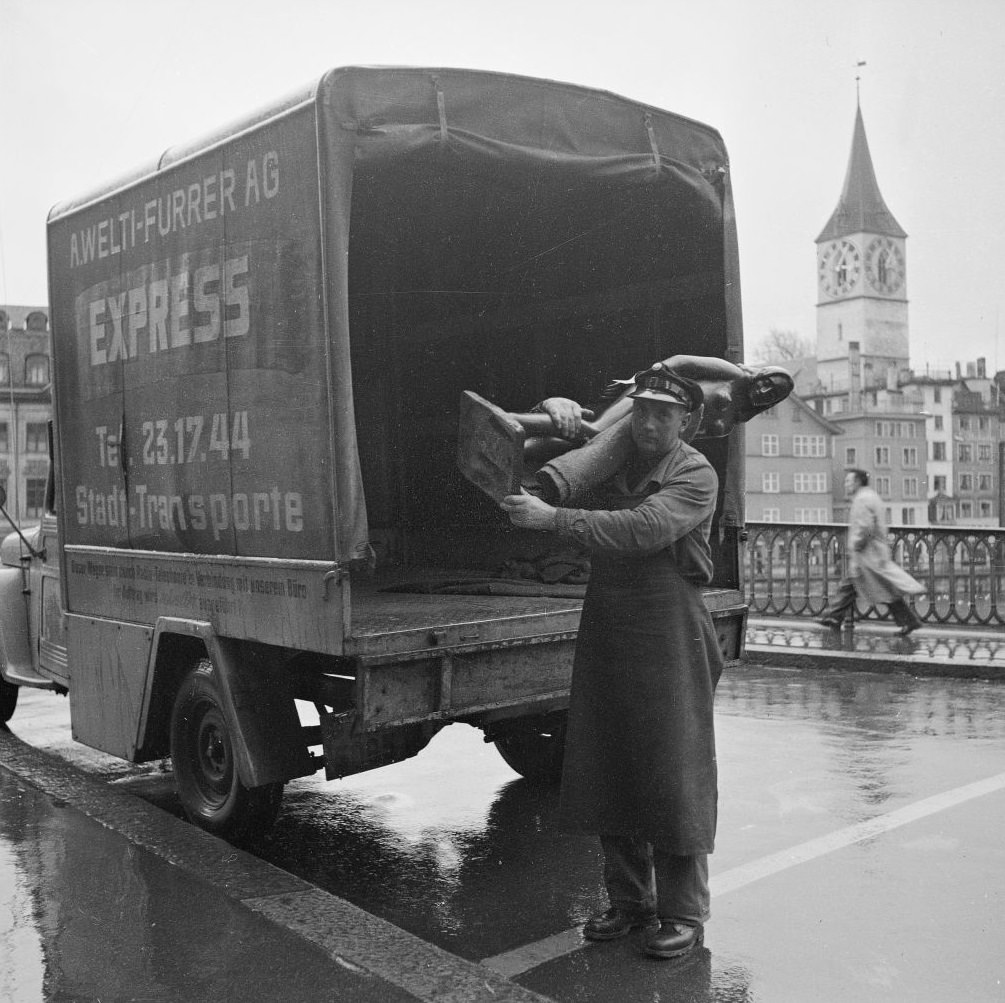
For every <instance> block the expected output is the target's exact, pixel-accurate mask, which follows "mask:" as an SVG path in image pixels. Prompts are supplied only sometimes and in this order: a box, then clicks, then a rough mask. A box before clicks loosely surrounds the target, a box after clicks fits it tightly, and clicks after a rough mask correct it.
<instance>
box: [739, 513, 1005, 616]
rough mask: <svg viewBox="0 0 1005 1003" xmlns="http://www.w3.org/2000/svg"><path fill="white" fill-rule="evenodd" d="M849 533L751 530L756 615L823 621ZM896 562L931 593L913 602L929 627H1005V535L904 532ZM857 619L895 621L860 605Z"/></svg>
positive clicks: (833, 527)
mask: <svg viewBox="0 0 1005 1003" xmlns="http://www.w3.org/2000/svg"><path fill="white" fill-rule="evenodd" d="M847 531H848V527H847V526H845V525H843V524H836V523H827V524H818V525H806V524H803V523H794V522H748V523H747V527H746V532H747V540H746V544H745V545H744V561H745V570H746V592H747V601H748V603H749V604H750V612H751V613H753V614H755V615H757V614H765V615H768V616H807V617H817V616H820V614H821V613H822V612H823V610H824V608H825V607H826V606H827V603H828V602H829V601H830V599H831V598H832V597H833V596H834V593H835V591H836V589H837V586H838V583H839V582H840V580H841V576H842V574H843V573H844V569H845V535H846V533H847ZM889 541H890V549H891V551H892V555H893V559H894V560H895V561H896V562H897V563H898V564H899V565H900V566H901V567H902V568H903V569H904V570H905V571H906V572H907V573H908V574H910V575H912V576H913V577H914V578H916V579H917V580H918V581H919V582H920V583H921V584H922V585H924V586H926V592H925V594H924V595H920V596H915V597H914V599H913V600H911V602H912V605H913V606H914V608H915V610H916V612H917V613H918V615H919V616H920V617H921V618H922V620H925V621H927V622H929V623H943V624H975V625H982V626H1001V625H1002V624H1005V605H1003V602H1002V598H1003V597H1005V529H985V528H978V527H965V526H896V527H893V528H891V529H890V531H889ZM856 615H857V616H858V617H860V618H867V619H879V620H885V619H888V617H889V613H888V612H887V608H886V607H885V606H881V607H880V608H878V609H877V608H876V607H875V606H869V605H868V604H866V603H864V602H862V601H861V600H860V601H859V602H858V604H857V606H856Z"/></svg>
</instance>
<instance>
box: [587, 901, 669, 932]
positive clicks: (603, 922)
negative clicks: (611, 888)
mask: <svg viewBox="0 0 1005 1003" xmlns="http://www.w3.org/2000/svg"><path fill="white" fill-rule="evenodd" d="M656 922H657V920H656V917H655V916H654V915H645V914H644V913H637V912H628V911H626V910H625V909H619V908H618V907H617V906H612V907H611V908H610V909H608V910H607V912H604V913H601V914H600V915H599V916H594V917H593V918H592V919H590V920H588V921H587V923H586V925H585V926H584V927H583V936H584V937H585V938H586V939H587V940H616V939H617V938H618V937H624V936H625V935H626V934H629V933H631V932H632V930H635V929H638V928H639V927H650V926H651V927H655V926H656Z"/></svg>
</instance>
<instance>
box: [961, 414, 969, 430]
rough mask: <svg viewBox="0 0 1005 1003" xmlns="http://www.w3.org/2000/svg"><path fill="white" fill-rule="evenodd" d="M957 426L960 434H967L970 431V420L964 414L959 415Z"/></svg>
mask: <svg viewBox="0 0 1005 1003" xmlns="http://www.w3.org/2000/svg"><path fill="white" fill-rule="evenodd" d="M959 424H960V431H961V432H969V431H970V419H969V418H968V417H967V416H966V415H964V414H961V415H960V417H959Z"/></svg>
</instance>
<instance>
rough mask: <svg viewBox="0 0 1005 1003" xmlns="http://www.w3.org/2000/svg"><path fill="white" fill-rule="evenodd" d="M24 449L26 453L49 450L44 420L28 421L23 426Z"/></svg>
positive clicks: (47, 433)
mask: <svg viewBox="0 0 1005 1003" xmlns="http://www.w3.org/2000/svg"><path fill="white" fill-rule="evenodd" d="M24 436H25V443H24V451H25V452H26V453H48V452H49V426H48V425H47V424H46V423H45V422H44V421H29V422H27V423H26V424H25V426H24Z"/></svg>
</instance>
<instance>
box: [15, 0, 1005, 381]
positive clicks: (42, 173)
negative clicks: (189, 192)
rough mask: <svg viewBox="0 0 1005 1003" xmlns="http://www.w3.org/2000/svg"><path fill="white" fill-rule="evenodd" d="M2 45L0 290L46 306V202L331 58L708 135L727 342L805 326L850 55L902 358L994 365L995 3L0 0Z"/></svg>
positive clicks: (1002, 357) (1004, 300)
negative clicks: (895, 229) (881, 202)
mask: <svg viewBox="0 0 1005 1003" xmlns="http://www.w3.org/2000/svg"><path fill="white" fill-rule="evenodd" d="M0 54H2V55H0V58H2V61H3V62H2V68H0V73H2V77H0V136H2V153H0V303H11V304H26V305H43V304H45V303H46V302H47V301H48V294H47V286H46V282H47V280H46V264H45V219H46V215H47V213H48V210H49V208H50V207H51V206H52V205H53V204H54V203H55V202H59V201H62V200H64V199H66V198H70V197H72V196H75V195H79V194H83V193H85V192H87V191H88V190H90V189H91V188H92V187H94V186H96V185H98V184H101V183H103V182H106V181H108V180H111V179H113V178H115V177H118V176H119V175H121V174H123V173H125V172H127V171H128V170H130V169H131V168H134V167H137V166H139V165H141V164H145V163H147V162H149V161H150V160H151V159H153V158H154V157H155V156H156V155H157V154H158V153H160V152H161V151H162V150H163V149H164V148H165V147H168V146H173V145H176V144H179V143H181V142H184V141H186V140H189V139H194V138H196V137H198V136H200V135H202V134H203V133H205V132H207V131H209V130H211V129H215V128H216V127H218V126H221V125H225V124H227V123H228V122H229V121H231V120H233V119H235V118H238V117H241V116H243V115H244V114H246V113H247V112H249V111H253V110H254V109H256V108H258V107H261V106H263V105H266V104H269V103H271V102H272V101H274V100H275V99H277V98H280V97H282V96H284V95H285V94H286V93H288V92H289V91H291V90H293V89H295V88H297V87H299V86H300V85H302V84H306V83H308V82H309V81H311V80H312V79H314V78H316V77H319V76H320V75H321V74H322V73H323V72H324V71H325V70H327V69H330V68H332V67H335V66H343V65H347V64H384V65H392V64H394V65H412V66H462V67H473V68H484V69H492V70H500V71H504V72H514V73H521V74H527V75H531V76H540V77H549V78H552V79H557V80H565V81H569V82H572V83H576V84H583V85H586V86H590V87H597V88H601V89H605V90H610V91H614V92H616V93H618V94H622V95H624V96H626V97H629V98H634V99H637V100H640V101H644V102H647V103H649V104H653V105H656V106H658V107H661V108H665V109H668V110H670V111H675V112H679V113H681V114H684V115H688V116H690V117H691V118H696V119H699V120H701V121H703V122H707V123H708V124H710V125H712V126H714V127H715V128H716V129H718V130H719V131H720V132H721V134H722V136H723V138H724V139H725V141H726V145H727V148H728V150H729V152H730V160H731V165H732V177H733V187H734V195H735V200H736V211H737V218H738V226H739V239H740V265H741V282H742V287H743V306H744V323H745V330H746V342H747V345H748V350H749V347H750V346H752V345H753V344H755V343H756V342H757V341H758V340H759V339H761V338H762V337H763V336H764V335H765V334H766V333H767V332H768V331H769V330H770V329H772V328H777V329H781V330H792V331H796V332H798V333H799V334H800V335H802V336H803V337H806V338H809V339H810V340H811V341H812V340H813V339H814V338H815V333H816V320H815V310H814V306H815V303H816V264H815V262H816V258H815V246H814V243H813V241H814V239H815V238H816V236H817V235H818V233H819V232H820V230H821V229H822V228H823V225H824V224H825V223H826V222H827V219H828V217H829V216H830V213H831V212H832V210H833V209H834V207H835V205H836V204H837V200H838V196H839V195H840V191H841V185H842V181H843V180H844V174H845V167H846V165H847V160H848V153H849V150H850V145H851V135H852V126H853V124H854V116H855V100H856V98H855V86H856V85H855V77H856V74H857V73H859V74H861V103H862V112H863V116H864V119H865V127H866V133H867V135H868V138H869V145H870V149H871V151H872V157H873V163H874V165H875V168H876V174H877V177H878V180H879V185H880V189H881V190H882V192H883V195H884V197H885V199H886V203H887V205H888V206H889V208H890V210H891V211H892V212H893V214H894V216H896V218H897V220H898V221H899V222H900V224H901V226H902V227H903V228H904V229H905V230H906V231H907V233H908V235H909V237H908V242H907V260H908V294H909V297H910V303H911V306H910V325H911V361H912V364H913V365H914V366H915V368H923V367H924V366H925V365H926V364H928V365H930V366H935V367H938V368H948V367H949V366H950V364H951V363H952V362H954V361H956V360H961V361H966V360H973V359H976V358H977V357H978V356H985V357H986V358H987V360H988V366H989V367H990V368H993V369H1005V345H1003V341H1002V338H1003V333H1002V332H1003V328H1005V316H1002V314H1003V313H1005V310H1003V307H1005V179H1003V174H1005V2H1003V0H841V2H840V3H835V2H823V0H698V2H691V3H683V2H679V0H610V2H606V3H599V2H596V0H552V2H549V0H498V2H483V0H349V2H347V0H273V2H267V0H160V2H151V0H0ZM860 60H864V61H865V62H866V63H867V65H866V66H864V67H862V68H861V69H857V68H856V63H857V62H858V61H860Z"/></svg>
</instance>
